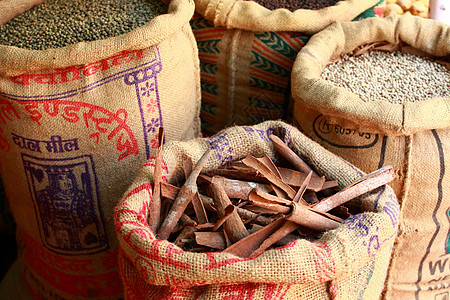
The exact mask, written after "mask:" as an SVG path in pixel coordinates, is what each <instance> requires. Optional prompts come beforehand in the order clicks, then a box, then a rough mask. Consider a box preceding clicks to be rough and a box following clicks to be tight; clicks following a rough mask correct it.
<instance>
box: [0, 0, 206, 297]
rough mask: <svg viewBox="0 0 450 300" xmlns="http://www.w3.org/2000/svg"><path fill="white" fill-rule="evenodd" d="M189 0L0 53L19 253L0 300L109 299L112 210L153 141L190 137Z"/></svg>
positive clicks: (3, 125) (8, 187) (193, 109)
mask: <svg viewBox="0 0 450 300" xmlns="http://www.w3.org/2000/svg"><path fill="white" fill-rule="evenodd" d="M193 13H194V3H193V2H192V1H188V0H173V1H171V2H170V4H169V5H168V12H167V13H165V14H162V15H159V16H157V17H155V18H153V19H152V20H151V21H150V22H148V23H147V24H145V25H144V26H142V27H139V28H137V29H135V30H133V31H130V32H129V33H126V34H122V35H119V36H116V37H110V38H107V39H104V40H97V41H93V42H82V43H77V44H73V45H70V46H67V47H62V48H54V49H47V50H43V51H37V50H27V49H22V48H17V47H10V46H0V66H1V68H0V106H1V110H0V121H1V122H0V164H1V167H2V168H1V175H2V179H3V183H4V186H5V191H6V194H7V195H8V200H9V202H10V207H11V212H12V214H13V216H14V218H15V221H16V223H17V236H18V244H19V246H18V248H19V256H18V260H17V263H15V264H14V268H17V270H11V271H10V272H9V274H8V275H7V276H6V277H5V279H4V280H3V281H2V285H1V287H0V298H1V299H18V298H19V299H27V298H28V297H30V296H32V297H34V298H37V299H120V298H121V297H122V296H123V288H122V284H121V279H120V276H119V268H118V261H117V253H118V244H117V239H116V235H115V230H114V224H113V220H112V214H113V210H114V207H115V206H116V205H117V203H118V202H119V200H120V199H121V197H122V195H123V193H124V192H125V190H126V189H127V188H128V186H129V185H130V184H131V182H132V180H133V179H134V177H135V175H136V174H137V172H138V171H139V168H140V167H141V165H142V164H143V163H144V162H145V161H146V160H147V159H148V158H149V157H150V150H151V149H152V148H153V147H155V143H156V144H157V142H156V141H157V137H156V136H157V134H158V128H160V127H162V126H163V127H164V128H165V133H166V135H165V136H166V142H167V141H171V140H184V139H192V138H195V137H198V136H199V135H200V119H199V113H200V77H199V76H200V71H199V59H198V50H197V45H196V42H195V38H194V35H193V33H192V29H191V28H190V25H189V20H190V19H191V18H192V15H193Z"/></svg>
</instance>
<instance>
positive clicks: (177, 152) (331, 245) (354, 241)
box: [115, 121, 399, 300]
mask: <svg viewBox="0 0 450 300" xmlns="http://www.w3.org/2000/svg"><path fill="white" fill-rule="evenodd" d="M270 134H275V135H277V136H279V137H280V138H281V139H282V140H284V142H285V143H287V144H288V145H290V147H291V148H292V149H294V150H295V151H296V152H297V154H298V155H301V156H302V157H304V158H305V159H307V160H309V163H310V165H311V166H313V168H314V169H315V171H317V172H318V174H319V175H324V176H326V177H327V178H328V179H330V180H337V181H338V182H339V184H340V187H341V188H342V187H344V186H347V185H349V184H350V183H352V182H353V181H354V180H356V179H359V178H360V177H361V176H363V173H362V172H360V171H359V170H357V169H356V168H354V167H353V166H352V165H350V164H349V163H347V162H346V161H344V160H342V159H341V158H339V157H337V156H335V155H333V154H332V153H330V152H329V151H327V150H325V149H324V148H322V147H321V146H319V145H318V144H317V143H315V142H313V141H312V140H310V139H308V138H307V137H306V136H304V135H303V134H301V133H300V132H299V131H298V130H297V129H296V128H294V127H292V126H290V125H287V124H286V123H283V122H280V121H266V122H263V123H261V124H258V125H254V126H242V127H239V126H236V127H231V128H228V129H225V130H223V131H221V132H220V133H218V134H217V135H214V136H211V137H209V138H204V139H195V140H191V141H187V142H171V143H168V144H166V145H165V147H164V149H163V156H162V157H163V166H164V169H163V170H164V171H163V175H164V177H163V178H165V179H166V180H168V182H169V183H173V184H175V182H176V181H177V179H178V180H180V179H182V178H184V177H183V176H184V175H183V174H184V173H183V160H184V159H186V158H191V159H192V160H193V162H194V164H195V163H196V162H197V161H198V160H199V158H200V157H201V155H202V154H203V153H204V152H205V151H206V150H207V149H208V148H211V149H213V153H212V155H211V157H210V159H209V161H208V162H207V164H206V166H205V167H204V170H205V171H208V170H212V169H215V168H217V167H219V166H221V165H223V164H225V163H226V162H229V161H232V160H240V159H242V158H244V157H245V156H247V155H249V154H251V155H254V156H256V157H259V156H263V155H266V154H267V155H269V156H270V157H271V158H273V159H276V155H275V152H274V150H273V146H272V142H271V140H270V139H269V135H270ZM153 170H154V160H149V161H148V162H147V163H146V164H145V165H144V166H143V167H142V169H141V171H140V173H139V174H138V176H137V177H136V180H135V181H134V182H133V184H132V185H131V186H130V187H129V189H128V191H127V192H126V193H125V194H124V197H123V200H122V201H121V202H120V204H119V205H118V206H117V208H116V211H115V223H116V230H117V234H118V239H119V243H120V264H121V276H122V279H123V281H124V286H125V295H126V298H127V299H172V298H175V297H176V298H177V299H244V298H245V299H328V298H331V299H371V300H372V299H377V298H378V297H379V295H380V292H381V288H382V285H383V282H384V280H385V275H386V271H387V267H388V262H389V256H390V252H391V248H392V244H393V241H394V238H395V235H396V233H397V218H398V213H399V211H398V209H399V207H398V203H397V199H396V197H395V194H394V192H393V191H392V189H391V188H390V187H388V186H383V187H381V188H380V189H377V190H376V191H375V192H374V193H372V194H370V196H365V197H363V198H361V209H362V210H364V211H365V212H364V213H362V214H358V215H355V216H353V217H350V218H349V219H348V220H346V221H345V223H343V224H342V225H341V226H339V227H338V228H337V229H336V230H332V231H328V232H326V233H325V234H324V235H323V237H322V238H321V239H320V240H317V241H316V242H309V241H306V240H302V239H299V240H296V241H294V242H292V243H289V244H288V245H286V246H284V247H281V248H277V249H275V250H268V251H266V252H264V253H262V254H261V255H257V256H253V257H249V258H245V259H243V258H239V257H237V256H235V255H231V254H227V253H221V252H213V253H212V252H210V253H194V252H186V251H183V250H182V249H180V248H179V247H177V246H175V245H174V244H172V243H170V242H168V241H166V240H157V239H155V235H154V233H153V232H152V231H151V230H150V228H149V226H148V223H147V221H146V220H147V217H148V213H149V201H150V200H151V199H150V197H151V193H152V192H151V191H152V184H151V182H152V181H153Z"/></svg>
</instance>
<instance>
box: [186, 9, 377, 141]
mask: <svg viewBox="0 0 450 300" xmlns="http://www.w3.org/2000/svg"><path fill="white" fill-rule="evenodd" d="M195 3H196V12H197V13H196V14H195V15H194V18H193V19H192V21H191V26H192V30H193V31H194V35H195V38H196V40H197V44H198V48H199V57H200V67H201V85H202V109H201V120H202V131H203V132H204V133H205V134H208V135H210V134H214V133H217V132H218V131H220V130H221V129H223V128H226V127H228V126H231V125H251V124H258V123H260V122H262V121H265V120H276V119H284V120H287V119H289V113H290V107H289V103H290V85H289V82H290V74H291V69H292V65H293V63H294V60H295V57H296V55H297V53H298V51H300V49H301V48H302V47H303V46H304V45H305V43H306V42H307V41H308V39H309V37H310V35H311V34H313V33H316V32H318V31H320V30H322V29H323V28H325V27H326V26H328V25H330V24H331V23H332V22H333V21H336V20H340V21H351V20H353V19H360V18H368V17H374V16H382V14H383V11H384V7H385V0H345V1H340V2H339V3H338V4H336V5H334V6H332V7H327V8H324V9H321V10H308V9H299V10H296V11H295V12H291V11H289V10H287V9H278V10H273V11H272V10H269V9H267V8H265V7H263V6H262V5H259V4H257V3H256V2H254V1H236V0H195Z"/></svg>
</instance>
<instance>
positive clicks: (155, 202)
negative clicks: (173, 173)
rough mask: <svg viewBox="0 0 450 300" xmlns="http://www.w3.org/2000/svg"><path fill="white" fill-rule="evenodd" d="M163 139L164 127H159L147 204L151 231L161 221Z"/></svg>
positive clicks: (156, 228) (155, 230)
mask: <svg viewBox="0 0 450 300" xmlns="http://www.w3.org/2000/svg"><path fill="white" fill-rule="evenodd" d="M163 141H164V128H163V127H159V131H158V153H157V155H156V159H155V171H154V173H153V174H154V176H153V177H154V184H153V193H152V199H151V201H150V204H149V206H150V207H149V216H148V219H147V222H148V225H149V226H150V229H151V230H152V231H153V232H157V230H158V227H159V224H160V223H161V185H160V184H161V181H162V169H161V165H162V146H163Z"/></svg>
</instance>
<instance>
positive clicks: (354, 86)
mask: <svg viewBox="0 0 450 300" xmlns="http://www.w3.org/2000/svg"><path fill="white" fill-rule="evenodd" d="M321 77H322V79H325V80H327V81H329V82H330V83H332V84H334V85H336V86H339V87H342V88H345V89H348V90H349V91H351V92H353V93H355V94H357V95H358V96H359V97H361V99H362V100H364V101H373V100H385V101H388V102H391V103H405V102H418V101H423V100H426V99H429V98H434V97H449V96H450V72H449V71H448V70H447V68H446V67H445V66H444V65H442V64H440V63H438V62H436V61H435V60H433V59H431V58H427V57H421V56H418V55H412V54H406V53H401V52H385V51H376V50H374V51H369V52H366V53H363V54H361V55H358V56H351V55H348V54H344V55H343V56H342V59H341V60H338V61H336V62H333V63H330V64H328V65H327V66H326V67H325V68H324V70H323V71H322V74H321Z"/></svg>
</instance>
